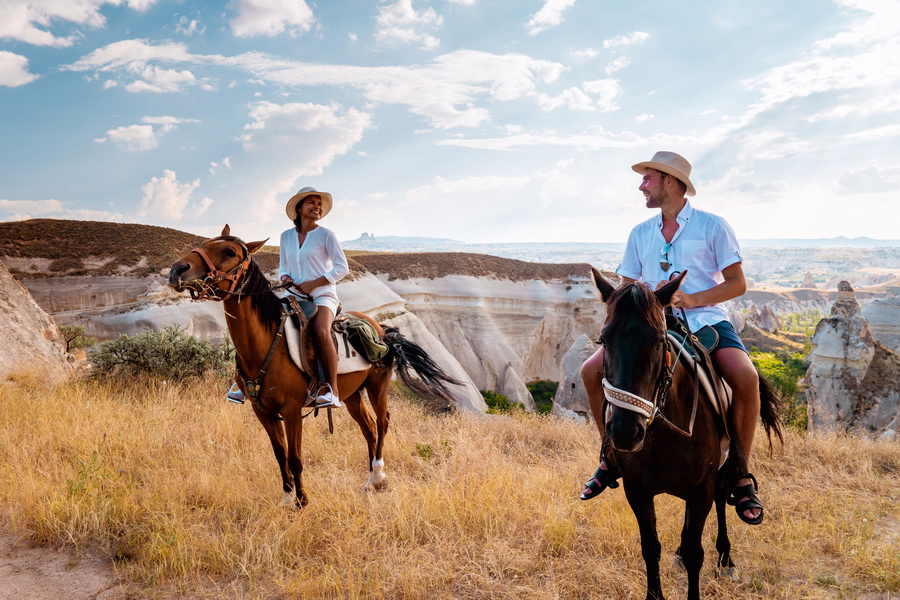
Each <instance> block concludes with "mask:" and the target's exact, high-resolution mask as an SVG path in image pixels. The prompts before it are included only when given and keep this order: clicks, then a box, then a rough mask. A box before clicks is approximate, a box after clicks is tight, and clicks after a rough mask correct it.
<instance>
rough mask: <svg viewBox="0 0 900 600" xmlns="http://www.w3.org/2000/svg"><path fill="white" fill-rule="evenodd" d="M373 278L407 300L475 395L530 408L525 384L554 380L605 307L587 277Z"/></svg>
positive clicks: (596, 328)
mask: <svg viewBox="0 0 900 600" xmlns="http://www.w3.org/2000/svg"><path fill="white" fill-rule="evenodd" d="M378 277H379V279H380V280H381V281H382V282H383V283H384V284H385V285H386V286H388V287H389V288H391V290H393V291H394V292H395V293H397V294H398V295H399V296H402V297H403V298H404V299H405V300H406V308H407V309H408V310H409V311H411V312H413V313H415V314H416V315H417V316H418V317H419V318H420V319H421V320H422V322H423V323H425V325H426V326H427V328H428V330H429V331H431V332H432V333H434V335H435V336H437V338H438V339H440V340H441V342H442V343H443V344H444V346H446V347H447V349H448V350H450V352H451V353H452V354H453V355H454V356H455V357H456V359H457V360H458V361H459V362H460V364H461V365H462V366H463V368H464V369H465V371H466V372H467V373H468V374H469V375H470V376H471V377H472V380H473V381H474V382H475V384H476V385H477V386H478V389H481V390H493V391H501V393H504V394H506V395H507V396H508V397H509V399H510V400H511V401H512V402H519V403H521V404H523V405H524V406H526V407H530V406H533V404H531V403H532V400H531V396H530V394H529V392H528V390H527V388H526V387H525V382H528V381H534V380H538V379H546V380H551V381H557V379H556V378H557V377H558V376H559V365H560V361H561V360H562V358H563V355H564V354H565V353H566V351H567V350H568V349H569V347H570V346H571V345H572V343H573V342H574V341H575V340H576V339H577V338H578V337H579V336H581V335H583V334H584V333H586V332H590V333H592V334H594V333H596V332H599V330H600V324H601V322H602V320H603V317H604V315H605V309H604V306H603V305H602V303H600V302H599V300H598V298H597V292H596V289H595V288H594V285H593V283H592V282H591V281H589V279H588V277H587V276H586V275H585V276H582V277H581V278H578V279H576V278H572V279H569V280H557V281H543V280H541V281H539V280H535V279H526V280H516V281H514V280H510V279H501V278H494V277H476V276H470V275H447V276H444V277H435V278H423V277H416V278H411V279H394V278H391V277H390V276H388V275H387V274H379V275H378Z"/></svg>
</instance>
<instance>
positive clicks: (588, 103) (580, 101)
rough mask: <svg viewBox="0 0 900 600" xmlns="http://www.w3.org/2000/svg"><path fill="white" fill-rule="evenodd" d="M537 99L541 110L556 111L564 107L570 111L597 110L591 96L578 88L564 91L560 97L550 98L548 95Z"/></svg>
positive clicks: (540, 95)
mask: <svg viewBox="0 0 900 600" xmlns="http://www.w3.org/2000/svg"><path fill="white" fill-rule="evenodd" d="M536 98H537V103H538V106H540V107H541V110H556V109H557V108H560V107H563V106H564V107H566V108H568V109H569V110H596V109H595V108H594V103H593V101H592V100H591V98H590V96H588V95H587V94H585V93H584V92H583V91H582V90H581V89H580V88H577V87H570V88H568V89H567V90H563V92H562V93H561V94H559V95H558V96H554V97H550V96H548V95H546V94H538V95H537V96H536Z"/></svg>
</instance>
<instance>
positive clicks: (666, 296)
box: [653, 271, 687, 306]
mask: <svg viewBox="0 0 900 600" xmlns="http://www.w3.org/2000/svg"><path fill="white" fill-rule="evenodd" d="M685 275H687V271H682V272H681V274H680V275H679V276H678V277H676V278H675V279H673V280H672V281H670V282H669V283H667V284H666V285H664V286H662V287H661V288H659V289H658V290H656V291H655V292H653V293H654V294H656V297H657V299H659V303H660V304H662V305H663V306H667V305H668V304H669V302H671V301H672V295H673V294H674V293H675V292H677V291H678V288H679V287H681V282H682V281H683V280H684V276H685Z"/></svg>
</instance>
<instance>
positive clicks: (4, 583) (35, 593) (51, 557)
mask: <svg viewBox="0 0 900 600" xmlns="http://www.w3.org/2000/svg"><path fill="white" fill-rule="evenodd" d="M127 598H129V595H128V594H127V592H126V590H125V588H124V586H123V585H121V584H120V582H119V580H118V577H116V573H115V571H114V569H113V567H112V565H111V564H110V562H109V560H108V559H105V558H99V557H76V556H73V555H72V553H71V552H66V551H60V550H53V549H48V548H39V547H36V546H34V545H33V544H32V543H31V542H30V541H28V540H19V539H17V538H16V537H15V536H14V535H9V534H0V600H126V599H127Z"/></svg>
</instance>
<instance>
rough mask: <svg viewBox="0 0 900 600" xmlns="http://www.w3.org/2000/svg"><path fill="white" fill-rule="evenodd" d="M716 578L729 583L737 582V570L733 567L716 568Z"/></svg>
mask: <svg viewBox="0 0 900 600" xmlns="http://www.w3.org/2000/svg"><path fill="white" fill-rule="evenodd" d="M716 577H719V578H721V579H727V580H729V581H738V580H739V578H738V576H737V569H736V568H735V567H716Z"/></svg>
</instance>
